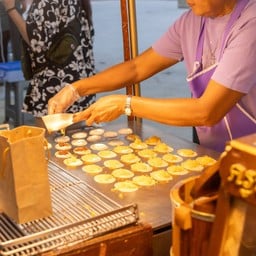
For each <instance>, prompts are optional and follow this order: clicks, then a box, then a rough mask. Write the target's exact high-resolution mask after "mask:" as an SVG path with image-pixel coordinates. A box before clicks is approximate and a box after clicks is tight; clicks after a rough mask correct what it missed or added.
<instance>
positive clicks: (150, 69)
mask: <svg viewBox="0 0 256 256" xmlns="http://www.w3.org/2000/svg"><path fill="white" fill-rule="evenodd" d="M177 62H178V61H177V60H174V59H170V58H166V57H162V56H160V55H159V54H157V53H156V52H155V51H154V50H153V49H152V48H149V49H148V50H146V51H145V52H144V53H142V54H140V55H139V56H137V57H136V58H134V59H132V60H130V61H126V62H123V63H120V64H117V65H115V66H112V67H110V68H108V69H106V70H104V71H102V72H100V73H98V74H97V75H95V76H92V77H89V78H85V79H82V80H79V81H77V82H75V83H73V84H72V87H73V89H74V90H73V91H72V90H71V87H65V88H64V89H62V90H61V91H60V92H59V93H57V94H56V95H55V96H54V97H53V98H52V99H50V101H49V102H48V113H49V114H53V113H59V112H63V111H65V110H66V109H67V108H68V107H69V106H70V105H71V104H72V103H73V102H74V100H76V99H77V97H75V93H74V91H76V92H77V94H78V95H80V96H85V95H88V94H93V93H98V92H106V91H113V90H117V89H120V88H123V87H125V86H128V85H132V84H136V83H138V82H140V81H143V80H145V79H147V78H149V77H151V76H152V75H154V74H156V73H158V72H159V71H161V70H163V69H165V68H167V67H170V66H172V65H174V64H176V63H177Z"/></svg>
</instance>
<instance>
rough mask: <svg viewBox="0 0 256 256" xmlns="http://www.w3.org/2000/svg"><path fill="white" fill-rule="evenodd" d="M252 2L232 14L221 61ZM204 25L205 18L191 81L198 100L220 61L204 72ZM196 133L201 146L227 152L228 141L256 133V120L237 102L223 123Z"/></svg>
mask: <svg viewBox="0 0 256 256" xmlns="http://www.w3.org/2000/svg"><path fill="white" fill-rule="evenodd" d="M248 2H249V0H240V1H238V3H237V5H236V7H235V9H234V11H233V12H232V14H231V16H230V19H229V21H228V23H227V25H226V28H225V31H224V34H223V38H222V44H221V51H220V56H219V58H218V61H219V60H220V58H221V57H222V54H223V51H224V48H225V43H226V38H227V35H228V33H229V32H230V30H231V27H232V25H233V24H234V23H235V22H236V20H237V19H238V18H239V16H240V14H241V12H242V10H243V9H244V7H245V6H246V5H247V3H248ZM204 25H205V19H204V18H202V26H201V31H200V35H199V40H198V45H197V52H196V61H195V63H194V71H193V73H192V74H191V75H190V76H188V78H187V81H188V82H189V87H190V90H191V92H192V96H193V97H194V98H199V97H200V96H201V95H202V94H203V92H204V90H205V89H206V87H207V84H208V82H209V81H210V79H211V77H212V75H213V73H214V71H215V69H216V67H217V65H218V61H217V63H215V64H214V65H212V66H210V67H208V68H207V69H205V70H202V65H201V59H202V55H203V44H204ZM196 131H197V135H198V138H199V141H200V144H201V145H203V146H205V147H207V148H211V149H213V150H216V151H219V152H222V151H223V150H224V149H225V144H226V141H229V140H232V139H234V138H237V137H241V136H245V135H248V134H251V133H254V132H256V119H255V118H253V117H252V116H250V115H249V114H248V113H247V112H246V111H245V110H244V109H243V108H242V107H241V106H240V105H239V104H238V103H237V104H236V105H235V106H234V107H233V108H232V109H231V110H230V111H229V112H228V113H227V114H226V116H225V117H224V118H223V119H222V120H221V121H220V122H219V123H217V124H216V125H214V126H212V127H206V126H198V127H196Z"/></svg>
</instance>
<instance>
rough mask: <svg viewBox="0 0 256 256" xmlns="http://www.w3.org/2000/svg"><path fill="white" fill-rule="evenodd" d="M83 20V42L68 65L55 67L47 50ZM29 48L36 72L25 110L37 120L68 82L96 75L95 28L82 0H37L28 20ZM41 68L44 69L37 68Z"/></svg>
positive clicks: (84, 101) (86, 100)
mask: <svg viewBox="0 0 256 256" xmlns="http://www.w3.org/2000/svg"><path fill="white" fill-rule="evenodd" d="M74 19H78V20H79V21H80V24H81V26H80V30H79V31H80V40H79V41H80V42H79V45H78V46H77V47H76V48H75V50H74V52H73V53H72V56H71V57H70V58H69V60H68V63H67V64H65V66H63V65H62V66H58V65H53V64H52V63H51V62H49V61H48V59H47V51H48V49H49V48H50V47H51V45H52V44H53V42H54V41H55V40H56V35H58V33H60V31H62V29H63V28H65V27H67V26H68V25H69V24H70V22H72V21H74ZM26 26H27V32H28V36H29V40H30V47H27V52H28V54H29V56H30V59H31V66H32V67H33V69H34V70H39V71H37V72H34V73H33V78H32V79H31V80H30V83H29V86H28V90H27V93H26V96H25V99H24V104H23V111H24V112H28V113H31V114H33V115H34V116H35V117H40V116H44V115H46V114H47V103H48V100H49V99H50V98H51V97H52V96H53V95H55V94H56V93H57V92H58V91H59V90H60V89H61V88H62V87H64V86H65V85H66V84H67V83H71V82H74V81H77V80H79V79H81V78H86V77H89V76H92V75H94V74H95V66H94V56H93V33H94V30H93V27H92V25H90V24H89V22H88V20H87V19H86V15H85V11H84V10H83V9H82V7H81V5H80V0H34V1H33V3H32V5H31V8H30V10H29V13H28V16H27V19H26ZM38 67H43V68H41V69H38ZM94 101H95V95H94V94H93V95H88V96H86V97H83V98H81V99H80V100H79V101H77V102H75V103H74V105H72V106H71V107H70V108H69V109H68V110H67V112H72V113H75V112H78V111H82V110H83V109H85V108H86V107H88V106H89V105H90V104H92V103H93V102H94Z"/></svg>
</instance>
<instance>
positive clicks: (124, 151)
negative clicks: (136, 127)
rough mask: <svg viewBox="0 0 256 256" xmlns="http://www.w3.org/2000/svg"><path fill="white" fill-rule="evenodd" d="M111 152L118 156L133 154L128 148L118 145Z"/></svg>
mask: <svg viewBox="0 0 256 256" xmlns="http://www.w3.org/2000/svg"><path fill="white" fill-rule="evenodd" d="M113 151H115V152H116V153H118V154H129V153H132V152H133V149H132V148H130V147H129V146H125V145H120V146H116V147H114V148H113Z"/></svg>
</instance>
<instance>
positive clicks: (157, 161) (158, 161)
mask: <svg viewBox="0 0 256 256" xmlns="http://www.w3.org/2000/svg"><path fill="white" fill-rule="evenodd" d="M148 164H149V165H151V166H152V167H155V168H164V167H167V166H168V163H167V162H166V161H164V160H163V159H162V158H161V157H153V158H149V159H148Z"/></svg>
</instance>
